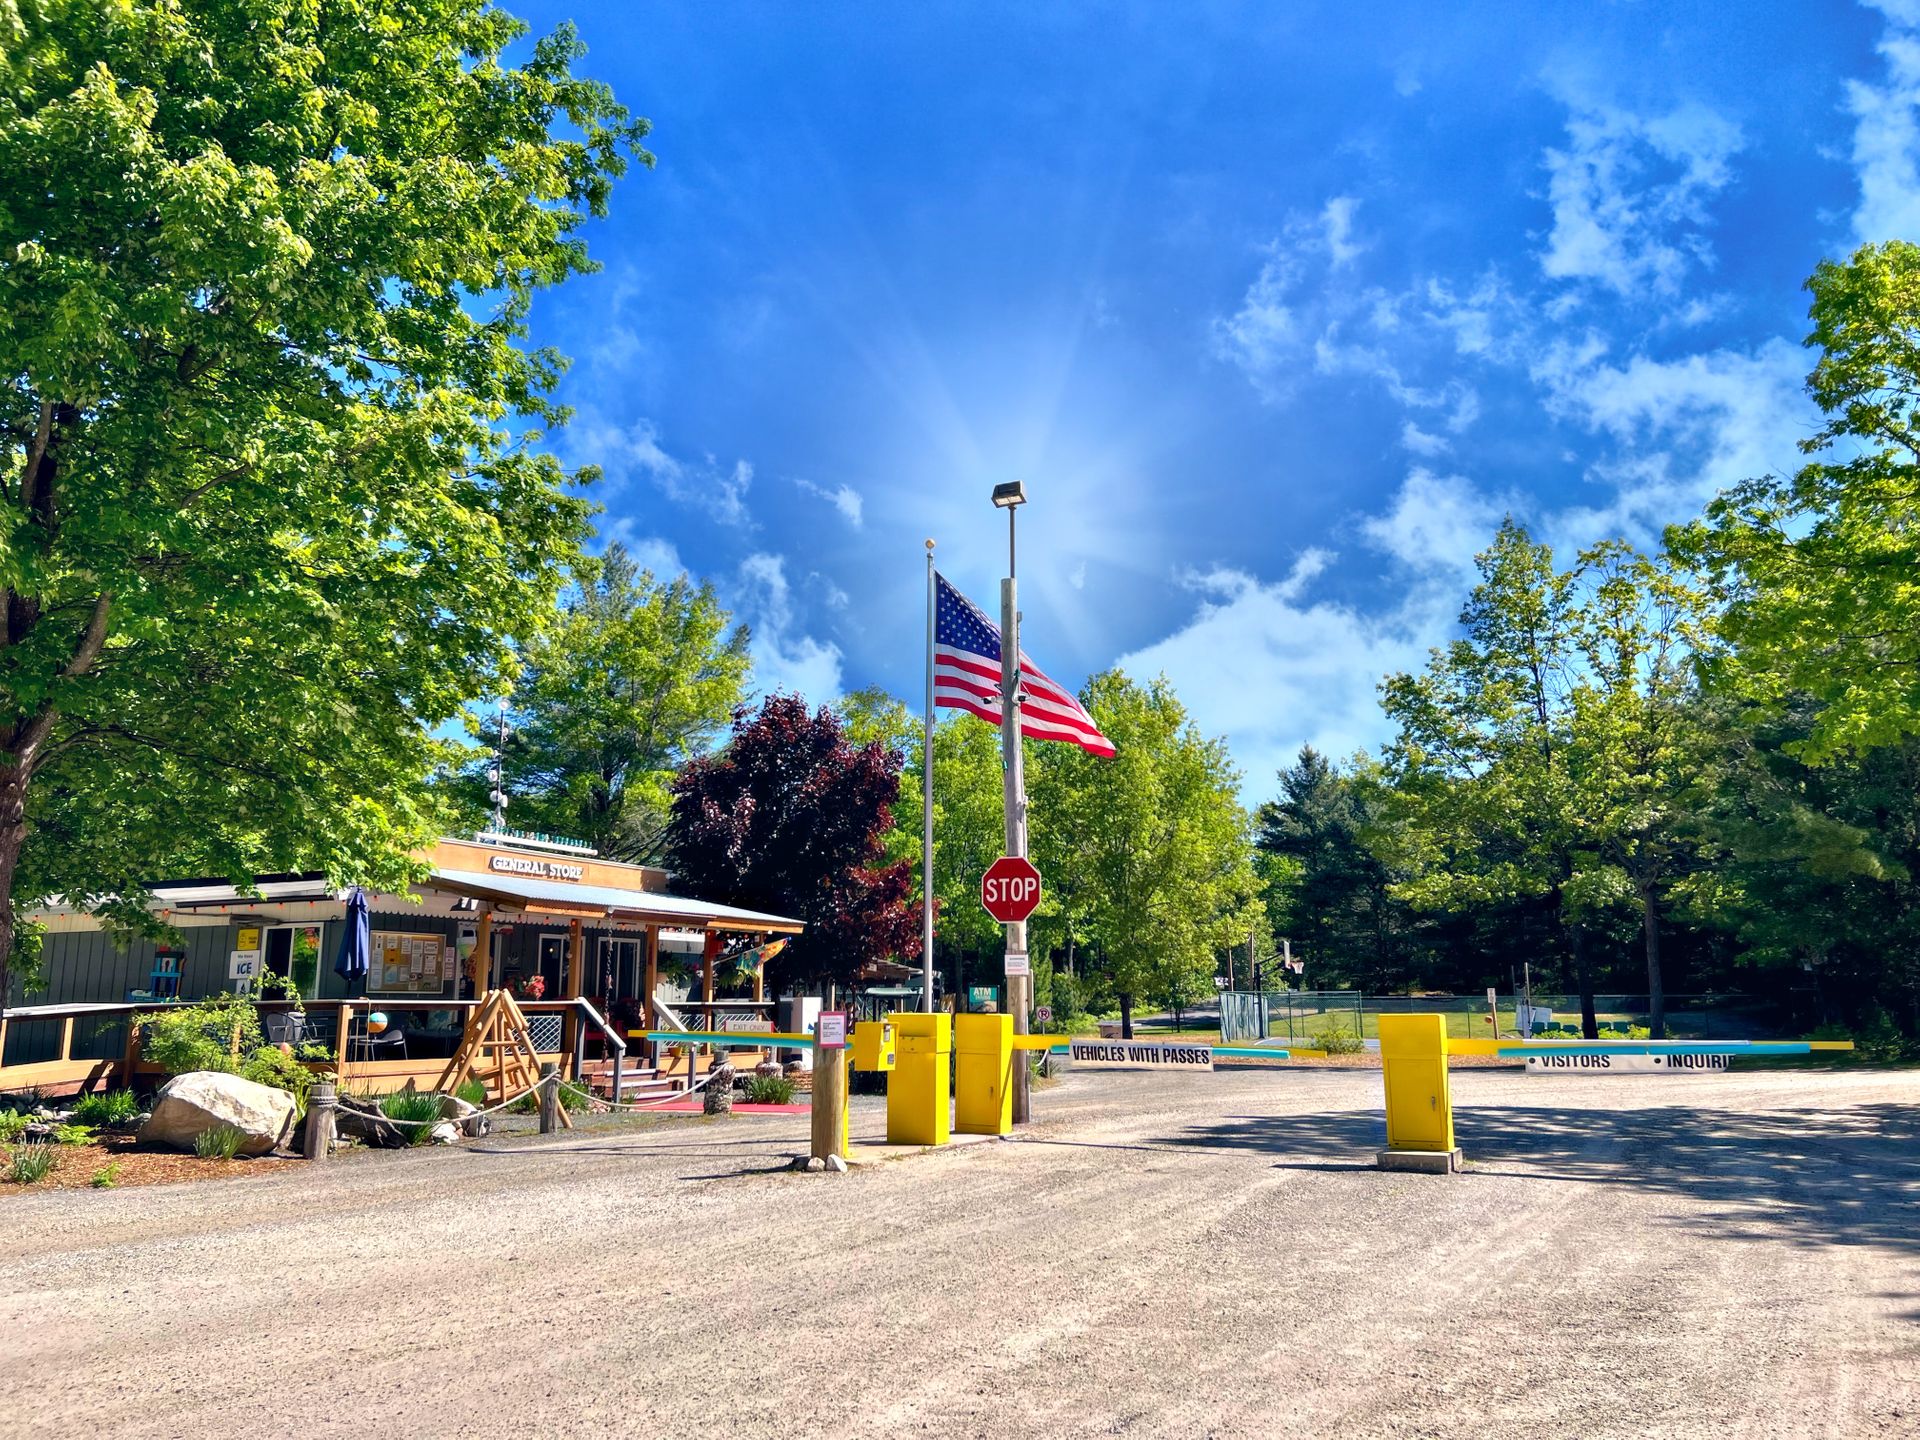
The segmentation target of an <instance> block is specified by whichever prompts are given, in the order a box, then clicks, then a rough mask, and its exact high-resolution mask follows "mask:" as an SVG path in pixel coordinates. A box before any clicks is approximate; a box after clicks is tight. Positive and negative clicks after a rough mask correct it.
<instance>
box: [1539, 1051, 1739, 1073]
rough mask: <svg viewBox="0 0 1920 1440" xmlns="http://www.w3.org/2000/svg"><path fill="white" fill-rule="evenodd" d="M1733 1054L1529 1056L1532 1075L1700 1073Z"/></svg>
mask: <svg viewBox="0 0 1920 1440" xmlns="http://www.w3.org/2000/svg"><path fill="white" fill-rule="evenodd" d="M1732 1058H1733V1057H1732V1056H1731V1055H1529V1056H1527V1073H1528V1074H1529V1075H1699V1074H1703V1073H1705V1072H1706V1071H1709V1070H1724V1069H1726V1068H1727V1061H1729V1060H1731V1059H1732Z"/></svg>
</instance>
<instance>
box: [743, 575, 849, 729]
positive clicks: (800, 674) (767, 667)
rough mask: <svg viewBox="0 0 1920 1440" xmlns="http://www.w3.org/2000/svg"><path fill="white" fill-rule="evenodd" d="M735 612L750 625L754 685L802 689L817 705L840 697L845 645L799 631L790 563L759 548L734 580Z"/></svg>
mask: <svg viewBox="0 0 1920 1440" xmlns="http://www.w3.org/2000/svg"><path fill="white" fill-rule="evenodd" d="M734 604H735V609H736V611H737V612H738V613H739V614H740V615H741V616H742V618H744V619H745V620H746V621H747V623H748V626H749V628H750V631H751V634H752V639H751V640H750V642H749V644H750V647H751V651H752V655H753V682H754V688H755V690H756V691H758V692H759V693H760V694H761V695H772V694H775V693H785V692H798V693H799V694H801V695H803V696H805V697H806V699H807V701H808V703H809V704H812V705H830V704H832V703H833V702H834V701H835V700H837V699H839V698H840V659H841V656H840V647H839V646H838V645H835V644H833V643H832V642H831V641H823V640H816V639H814V638H813V637H812V636H811V635H806V634H802V633H800V626H799V623H798V620H797V617H796V616H795V613H794V604H793V587H792V586H791V585H790V584H789V583H788V581H787V562H786V560H785V559H784V558H783V557H781V556H779V555H770V554H768V553H767V552H765V551H756V552H754V553H753V554H751V555H749V556H747V558H746V559H744V560H742V561H741V562H740V569H739V571H738V573H737V574H736V576H735V580H734Z"/></svg>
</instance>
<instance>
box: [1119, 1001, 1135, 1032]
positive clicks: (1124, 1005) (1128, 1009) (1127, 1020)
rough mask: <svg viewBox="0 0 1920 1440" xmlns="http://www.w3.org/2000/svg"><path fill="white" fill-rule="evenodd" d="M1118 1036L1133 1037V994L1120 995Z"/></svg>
mask: <svg viewBox="0 0 1920 1440" xmlns="http://www.w3.org/2000/svg"><path fill="white" fill-rule="evenodd" d="M1120 1038H1121V1039H1122V1040H1131V1039H1133V996H1131V995H1122V996H1121V997H1120Z"/></svg>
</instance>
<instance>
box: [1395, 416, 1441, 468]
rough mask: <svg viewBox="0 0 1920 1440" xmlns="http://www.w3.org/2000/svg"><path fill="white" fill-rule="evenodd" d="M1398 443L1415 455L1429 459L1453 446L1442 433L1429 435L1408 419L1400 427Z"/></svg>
mask: <svg viewBox="0 0 1920 1440" xmlns="http://www.w3.org/2000/svg"><path fill="white" fill-rule="evenodd" d="M1400 443H1401V444H1402V445H1404V446H1406V448H1407V449H1409V450H1411V451H1412V452H1413V453H1414V454H1416V455H1424V456H1427V457H1428V458H1429V459H1430V458H1432V457H1433V456H1435V455H1444V454H1445V453H1446V452H1447V451H1449V450H1451V449H1452V448H1453V442H1452V441H1451V440H1448V439H1447V438H1446V436H1444V435H1429V434H1428V433H1427V432H1426V431H1424V430H1422V429H1421V428H1420V427H1419V426H1418V425H1416V424H1414V423H1413V421H1411V420H1409V421H1407V422H1406V423H1405V424H1403V425H1402V426H1401V427H1400Z"/></svg>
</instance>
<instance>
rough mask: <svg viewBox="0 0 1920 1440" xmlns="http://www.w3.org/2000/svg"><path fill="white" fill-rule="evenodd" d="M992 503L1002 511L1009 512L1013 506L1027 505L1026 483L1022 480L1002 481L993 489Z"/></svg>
mask: <svg viewBox="0 0 1920 1440" xmlns="http://www.w3.org/2000/svg"><path fill="white" fill-rule="evenodd" d="M993 503H994V504H996V505H998V506H999V507H1000V508H1001V509H1002V510H1010V509H1012V508H1013V507H1014V506H1015V505H1024V504H1026V503H1027V482H1026V481H1024V480H1002V481H1001V482H1000V483H999V484H998V485H996V486H994V487H993Z"/></svg>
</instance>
